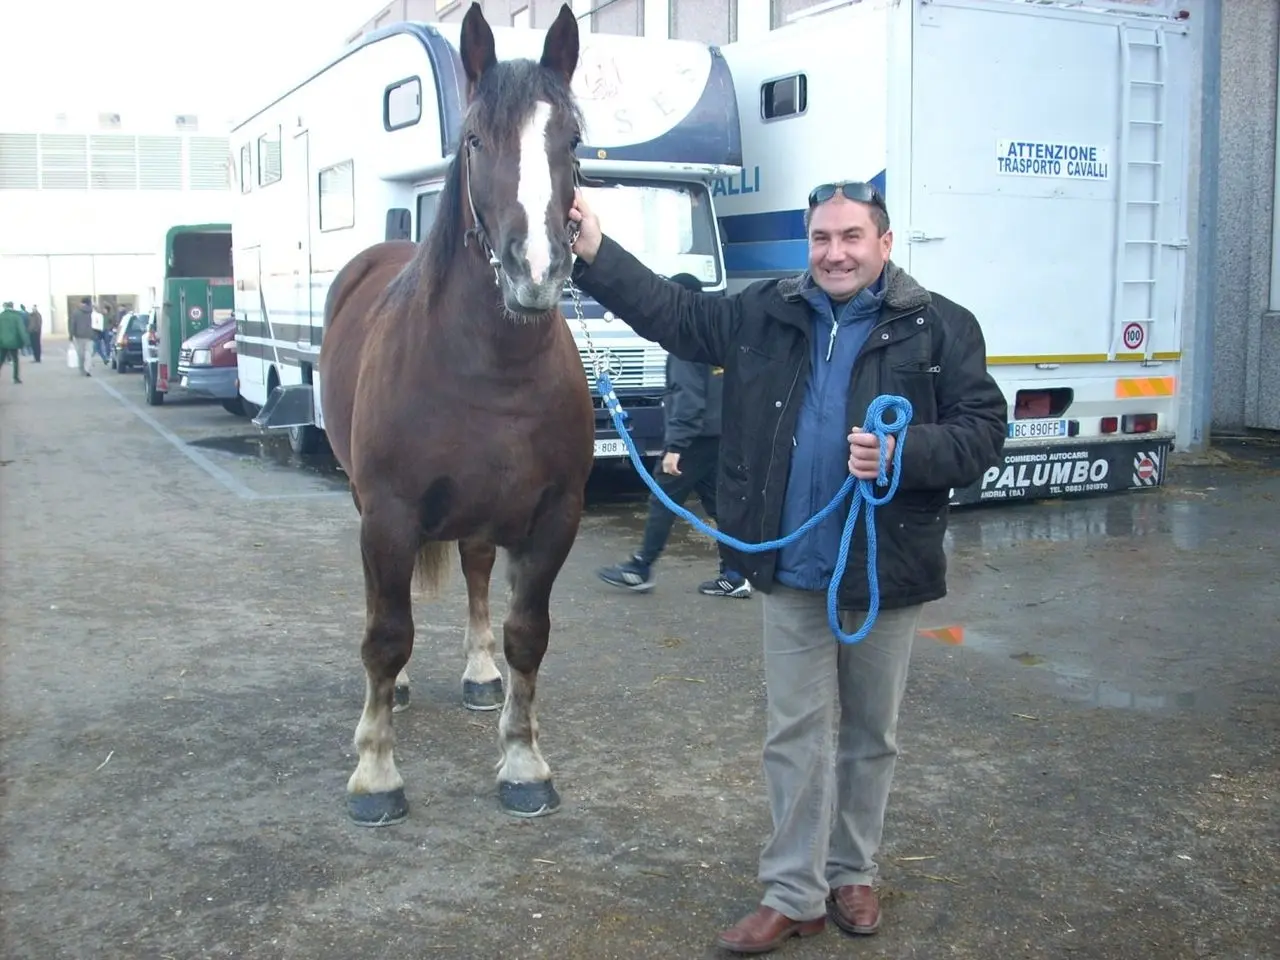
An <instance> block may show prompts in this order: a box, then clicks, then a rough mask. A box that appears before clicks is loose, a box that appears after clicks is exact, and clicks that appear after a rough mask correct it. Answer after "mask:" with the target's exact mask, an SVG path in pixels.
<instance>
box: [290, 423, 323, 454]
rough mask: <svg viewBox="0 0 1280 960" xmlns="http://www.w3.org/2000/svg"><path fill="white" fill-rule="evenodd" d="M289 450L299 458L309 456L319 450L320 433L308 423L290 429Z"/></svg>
mask: <svg viewBox="0 0 1280 960" xmlns="http://www.w3.org/2000/svg"><path fill="white" fill-rule="evenodd" d="M289 448H290V449H291V450H293V452H294V453H296V454H298V455H300V456H304V457H305V456H310V455H311V454H313V453H315V452H316V451H317V450H319V449H320V431H319V430H317V429H316V428H315V427H314V426H312V425H311V424H309V423H306V424H301V425H299V426H296V427H290V428H289Z"/></svg>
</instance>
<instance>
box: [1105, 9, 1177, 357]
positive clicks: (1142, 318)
mask: <svg viewBox="0 0 1280 960" xmlns="http://www.w3.org/2000/svg"><path fill="white" fill-rule="evenodd" d="M1168 52H1169V51H1168V47H1167V46H1166V43H1165V35H1164V30H1163V29H1162V28H1161V27H1158V26H1152V27H1142V28H1134V27H1131V26H1129V25H1128V24H1125V23H1121V24H1120V86H1121V103H1120V156H1119V158H1118V160H1119V162H1118V163H1117V164H1116V168H1117V184H1118V186H1117V204H1116V236H1115V258H1116V259H1115V290H1114V293H1113V299H1112V311H1111V318H1112V321H1111V322H1112V336H1111V347H1110V349H1109V351H1108V353H1107V359H1108V360H1114V359H1115V358H1116V354H1117V353H1125V354H1134V353H1137V352H1139V351H1141V353H1142V356H1143V359H1144V361H1146V362H1148V363H1149V362H1151V359H1152V352H1153V351H1152V341H1153V337H1152V332H1153V330H1152V328H1153V327H1154V325H1155V323H1156V319H1157V317H1156V314H1157V312H1158V311H1159V309H1160V302H1161V301H1160V292H1161V283H1160V276H1161V272H1162V270H1161V267H1162V263H1161V261H1162V259H1163V256H1162V254H1163V248H1164V247H1166V246H1174V247H1185V246H1186V243H1185V241H1179V242H1177V243H1172V244H1171V243H1168V242H1167V241H1165V240H1163V239H1162V238H1161V231H1162V229H1163V223H1164V216H1163V214H1164V180H1165V170H1164V166H1165V160H1166V155H1165V154H1166V140H1165V119H1166V116H1167V112H1168V104H1167V100H1168V90H1167V88H1166V81H1167V77H1168V72H1169V58H1168ZM1138 332H1140V333H1141V340H1140V341H1139V340H1138V338H1137V336H1136V334H1137V333H1138ZM1135 341H1137V342H1135Z"/></svg>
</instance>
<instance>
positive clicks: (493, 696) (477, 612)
mask: <svg viewBox="0 0 1280 960" xmlns="http://www.w3.org/2000/svg"><path fill="white" fill-rule="evenodd" d="M458 553H459V554H460V555H461V557H462V573H463V576H465V577H466V581H467V632H466V635H465V637H464V639H463V651H464V652H465V653H466V657H467V664H466V667H465V668H464V669H463V672H462V705H463V706H464V707H466V708H467V709H468V710H497V709H498V708H499V707H501V706H502V698H503V694H502V674H501V672H500V671H499V670H498V665H497V663H495V662H494V659H493V652H494V649H495V644H494V639H493V625H492V623H491V622H490V619H489V583H490V579H491V578H492V576H493V562H494V560H495V558H496V557H497V553H498V551H497V548H496V547H494V545H493V544H491V543H482V542H480V541H475V540H466V541H461V542H459V544H458Z"/></svg>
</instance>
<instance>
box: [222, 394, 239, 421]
mask: <svg viewBox="0 0 1280 960" xmlns="http://www.w3.org/2000/svg"><path fill="white" fill-rule="evenodd" d="M222 409H223V410H225V411H227V413H229V414H231V415H232V416H233V417H243V416H244V415H245V409H244V400H243V399H242V398H240V397H236V398H235V399H234V400H223V401H222Z"/></svg>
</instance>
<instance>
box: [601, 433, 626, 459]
mask: <svg viewBox="0 0 1280 960" xmlns="http://www.w3.org/2000/svg"><path fill="white" fill-rule="evenodd" d="M596 456H597V457H625V456H627V445H626V444H625V443H624V442H623V441H622V439H621V438H619V439H617V440H597V441H596Z"/></svg>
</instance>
